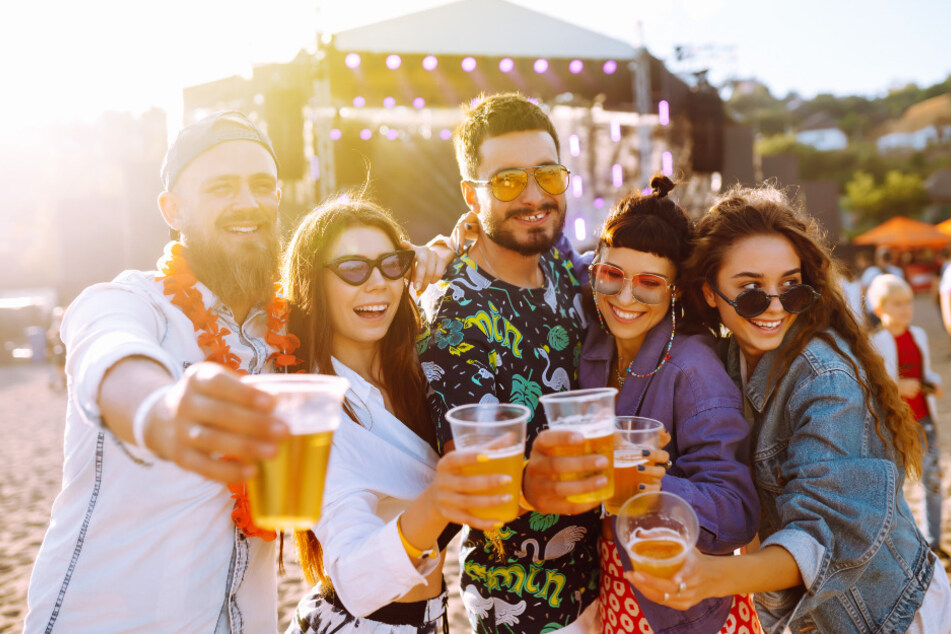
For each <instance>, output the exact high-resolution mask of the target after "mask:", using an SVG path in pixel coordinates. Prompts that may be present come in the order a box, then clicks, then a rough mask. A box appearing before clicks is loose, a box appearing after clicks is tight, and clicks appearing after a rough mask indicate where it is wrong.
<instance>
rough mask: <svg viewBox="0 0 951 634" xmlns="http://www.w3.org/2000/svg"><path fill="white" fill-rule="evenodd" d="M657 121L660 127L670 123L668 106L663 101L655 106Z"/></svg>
mask: <svg viewBox="0 0 951 634" xmlns="http://www.w3.org/2000/svg"><path fill="white" fill-rule="evenodd" d="M657 119H658V121H659V122H660V124H661V125H667V124H669V123H670V104H669V103H667V101H665V100H663V99H661V100H660V103H658V104H657Z"/></svg>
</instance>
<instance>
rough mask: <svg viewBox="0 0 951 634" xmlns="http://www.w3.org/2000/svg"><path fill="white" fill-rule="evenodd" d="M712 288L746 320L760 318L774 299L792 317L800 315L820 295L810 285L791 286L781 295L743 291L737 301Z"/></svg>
mask: <svg viewBox="0 0 951 634" xmlns="http://www.w3.org/2000/svg"><path fill="white" fill-rule="evenodd" d="M710 288H712V289H713V292H715V293H716V294H717V295H719V296H720V297H722V298H723V301H725V302H726V303H727V304H729V305H730V306H732V307H733V310H735V311H736V314H737V315H739V316H740V317H745V318H746V319H751V318H753V317H758V316H759V315H762V314H763V313H765V312H766V309H767V308H769V303H770V302H771V301H773V298H774V297H778V298H779V303H780V304H782V305H783V309H784V310H785V311H786V312H787V313H790V314H791V315H798V314H799V313H803V312H805V311H807V310H809V309H810V308H811V307H812V305H813V304H815V303H816V300H817V299H819V293H818V292H816V289H814V288H812V287H811V286H809V285H808V284H796V285H795V286H790V287H789V288H787V289H786V290H785V291H783V292H782V293H780V294H779V295H770V294H769V293H767V292H766V291H764V290H763V289H761V288H748V289H746V290H745V291H741V292H740V294H739V295H737V296H736V299H730V298H729V297H727V296H726V295H724V294H723V293H722V292H720V289H719V288H717V287H716V286H715V285H714V284H710Z"/></svg>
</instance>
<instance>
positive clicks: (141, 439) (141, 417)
mask: <svg viewBox="0 0 951 634" xmlns="http://www.w3.org/2000/svg"><path fill="white" fill-rule="evenodd" d="M174 385H175V384H174V383H169V384H168V385H163V386H162V387H160V388H156V389H154V390H152V391H151V392H149V395H148V396H146V397H145V398H144V399H142V402H141V403H139V406H138V407H137V408H136V410H135V415H134V416H132V437H133V438H134V439H135V444H137V445H138V446H139V447H142V448H143V449H147V447H146V446H145V421H146V420H147V419H148V415H149V410H151V409H152V407H154V406H155V404H156V403H157V402H158V401H159V399H161V398H162V397H163V396H165V393H166V392H168V391H169V390H170V389H172V387H173V386H174Z"/></svg>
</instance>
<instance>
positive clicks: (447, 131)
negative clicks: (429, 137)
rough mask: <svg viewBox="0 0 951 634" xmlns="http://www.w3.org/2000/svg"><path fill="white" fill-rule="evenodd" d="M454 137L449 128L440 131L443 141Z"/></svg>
mask: <svg viewBox="0 0 951 634" xmlns="http://www.w3.org/2000/svg"><path fill="white" fill-rule="evenodd" d="M450 137H452V131H451V130H450V129H449V128H443V129H442V130H440V131H439V138H440V139H442V140H443V141H448V140H449V139H450Z"/></svg>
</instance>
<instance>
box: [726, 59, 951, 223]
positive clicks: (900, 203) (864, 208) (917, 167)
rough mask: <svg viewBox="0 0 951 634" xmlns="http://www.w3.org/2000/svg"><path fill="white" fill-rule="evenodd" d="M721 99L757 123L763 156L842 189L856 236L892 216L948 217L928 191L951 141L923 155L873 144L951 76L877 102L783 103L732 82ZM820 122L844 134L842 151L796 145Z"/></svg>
mask: <svg viewBox="0 0 951 634" xmlns="http://www.w3.org/2000/svg"><path fill="white" fill-rule="evenodd" d="M724 94H729V98H728V99H727V100H726V108H727V112H728V113H729V115H730V116H731V117H732V118H733V119H734V120H735V121H738V122H741V123H744V124H747V125H750V126H752V128H753V130H754V133H755V135H756V139H757V140H756V153H757V154H758V155H760V156H769V155H774V154H787V153H788V154H793V155H794V156H796V157H797V159H798V161H799V171H800V176H801V178H802V179H803V180H833V181H836V182H837V183H838V184H839V186H840V190H841V191H842V194H843V199H842V206H843V207H844V208H846V209H847V210H849V211H851V212H853V218H854V220H855V227H854V231H859V230H861V229H864V228H867V227H869V226H872V225H874V224H877V223H879V222H881V221H882V220H885V219H888V218H890V217H892V216H894V215H904V216H909V217H912V218H921V219H923V220H926V221H928V222H940V221H942V220H945V219H947V217H948V216H949V215H951V212H949V211H948V209H947V207H940V206H935V205H931V206H930V207H929V204H930V203H931V202H932V201H931V200H930V198H929V195H928V191H927V189H926V187H925V181H926V179H928V177H929V176H931V175H932V174H934V173H935V172H936V171H937V170H939V169H941V168H948V167H951V139H949V138H944V139H942V140H941V142H938V143H933V144H928V146H927V147H925V148H924V149H920V150H892V151H882V150H880V148H879V147H878V146H877V145H876V139H877V138H878V137H879V136H881V135H882V134H883V132H884V131H886V130H887V129H888V126H889V125H891V124H892V122H894V121H896V120H898V119H899V118H900V117H902V115H903V114H904V113H906V112H907V111H908V109H909V108H911V107H912V106H915V105H916V104H920V103H922V102H924V101H926V100H928V99H932V98H934V97H939V96H941V95H949V94H951V76H949V77H948V78H947V79H945V80H944V81H943V82H940V83H937V84H934V85H933V86H928V87H919V86H917V85H915V84H909V85H907V86H904V87H902V88H898V89H893V90H891V91H890V92H889V93H888V94H887V95H885V96H882V97H877V98H868V97H861V96H845V97H836V96H834V95H830V94H820V95H817V96H816V97H814V98H813V99H802V98H800V97H799V96H798V95H796V94H795V93H790V94H788V95H786V96H785V97H782V98H780V97H775V96H773V95H772V94H771V93H770V91H769V89H768V88H767V87H766V86H765V85H763V84H761V83H759V82H755V81H734V82H731V83H730V84H729V85H728V86H726V87H725V90H724ZM817 117H821V118H822V119H823V120H826V121H829V122H832V123H834V125H835V127H837V128H838V129H839V130H841V131H842V132H843V133H844V134H845V136H846V137H847V139H848V143H847V145H846V146H845V147H844V148H842V149H835V150H829V151H820V150H817V149H815V148H814V147H812V146H810V145H806V144H804V143H801V142H798V141H797V139H796V132H798V131H799V130H800V129H802V127H803V124H804V123H806V122H808V121H810V120H812V121H814V120H816V118H817ZM947 125H951V120H949V121H948V122H947ZM926 212H927V213H926ZM931 216H935V217H931Z"/></svg>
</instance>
